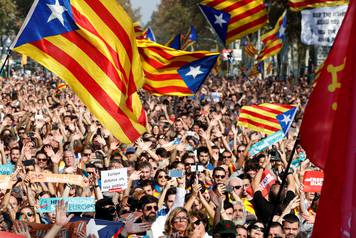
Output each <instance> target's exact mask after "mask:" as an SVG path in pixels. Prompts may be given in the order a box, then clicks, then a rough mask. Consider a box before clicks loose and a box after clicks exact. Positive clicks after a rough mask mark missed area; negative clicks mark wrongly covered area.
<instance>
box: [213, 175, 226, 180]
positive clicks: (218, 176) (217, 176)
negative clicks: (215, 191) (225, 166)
mask: <svg viewBox="0 0 356 238" xmlns="http://www.w3.org/2000/svg"><path fill="white" fill-rule="evenodd" d="M214 178H217V179H219V178H220V179H223V178H225V175H214Z"/></svg>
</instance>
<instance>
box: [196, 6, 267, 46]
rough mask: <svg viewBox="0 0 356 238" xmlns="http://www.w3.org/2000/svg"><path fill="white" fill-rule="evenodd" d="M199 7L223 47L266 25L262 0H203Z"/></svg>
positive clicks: (265, 12) (265, 14) (265, 11)
mask: <svg viewBox="0 0 356 238" xmlns="http://www.w3.org/2000/svg"><path fill="white" fill-rule="evenodd" d="M199 6H200V9H201V11H202V12H203V14H204V15H205V17H206V18H207V20H208V21H209V23H210V25H211V26H212V27H213V28H214V30H215V32H216V33H217V35H218V36H219V38H220V40H221V41H222V42H223V43H224V44H225V45H227V44H229V43H231V42H233V41H234V40H236V39H240V38H242V37H243V36H246V35H248V34H251V33H253V32H256V31H257V30H258V29H260V28H261V27H262V26H264V25H265V24H266V23H267V10H266V6H265V4H264V2H263V0H203V1H202V2H201V4H200V5H199Z"/></svg>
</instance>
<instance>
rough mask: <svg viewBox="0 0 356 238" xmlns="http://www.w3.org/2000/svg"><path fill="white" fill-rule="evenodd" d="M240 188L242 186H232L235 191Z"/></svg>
mask: <svg viewBox="0 0 356 238" xmlns="http://www.w3.org/2000/svg"><path fill="white" fill-rule="evenodd" d="M241 187H242V186H240V185H237V186H233V188H234V189H236V190H238V189H240V188H241Z"/></svg>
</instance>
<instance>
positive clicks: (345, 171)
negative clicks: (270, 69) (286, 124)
mask: <svg viewBox="0 0 356 238" xmlns="http://www.w3.org/2000/svg"><path fill="white" fill-rule="evenodd" d="M355 14H356V1H351V2H350V5H349V9H348V12H347V13H346V16H345V19H344V21H343V24H342V26H341V28H340V30H339V32H338V35H337V37H336V39H335V42H334V45H333V47H332V49H331V51H330V53H329V56H328V58H327V60H326V62H325V63H324V67H323V69H322V70H321V75H320V77H319V80H318V82H317V85H316V87H315V89H314V92H313V93H312V95H311V97H310V99H309V104H308V106H307V108H306V111H305V118H304V120H303V123H302V128H301V140H302V145H303V147H304V148H305V149H306V152H307V155H311V157H310V159H311V160H312V162H314V163H316V164H318V165H321V166H322V167H324V174H325V178H324V185H323V189H322V194H321V199H320V202H319V207H318V212H317V217H316V222H315V225H314V231H313V235H312V237H313V238H325V237H356V219H355V217H354V216H355V206H356V189H355V188H356V187H355V185H356V183H355V182H356V176H355V175H356V173H355V172H356V168H355V166H356V163H355V159H356V153H355V148H356V124H355V121H356V67H355V65H356V56H355V51H356V46H355V41H356V31H355V30H354V29H355V27H356V18H355Z"/></svg>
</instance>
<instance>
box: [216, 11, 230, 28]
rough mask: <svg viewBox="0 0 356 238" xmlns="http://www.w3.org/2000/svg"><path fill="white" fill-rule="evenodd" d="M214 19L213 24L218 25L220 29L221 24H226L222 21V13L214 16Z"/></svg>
mask: <svg viewBox="0 0 356 238" xmlns="http://www.w3.org/2000/svg"><path fill="white" fill-rule="evenodd" d="M214 17H215V22H214V24H217V25H219V26H220V27H221V28H222V27H223V24H225V23H227V22H226V21H225V20H224V19H223V17H224V15H223V14H222V13H221V14H220V16H218V15H214Z"/></svg>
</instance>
